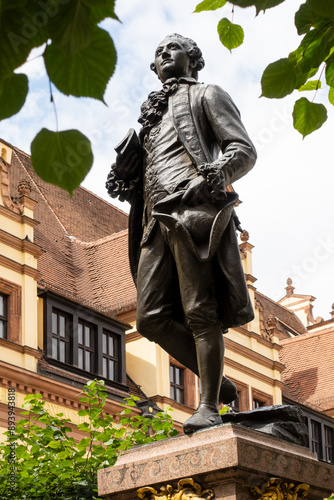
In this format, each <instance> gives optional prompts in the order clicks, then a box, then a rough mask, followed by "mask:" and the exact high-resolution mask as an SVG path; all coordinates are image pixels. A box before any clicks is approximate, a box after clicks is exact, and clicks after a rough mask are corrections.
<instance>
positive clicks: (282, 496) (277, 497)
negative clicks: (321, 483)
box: [250, 477, 310, 500]
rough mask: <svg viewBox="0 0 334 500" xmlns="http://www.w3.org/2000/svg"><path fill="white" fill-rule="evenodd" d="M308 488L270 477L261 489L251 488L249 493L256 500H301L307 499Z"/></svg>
mask: <svg viewBox="0 0 334 500" xmlns="http://www.w3.org/2000/svg"><path fill="white" fill-rule="evenodd" d="M309 489H310V486H309V485H308V484H298V485H294V484H293V483H288V482H284V480H283V479H280V478H277V477H272V478H271V479H270V480H269V481H268V483H265V484H264V485H263V486H262V487H261V488H257V487H251V488H250V491H251V493H252V495H253V496H254V497H255V498H256V500H302V499H304V498H306V497H307V495H308V491H309Z"/></svg>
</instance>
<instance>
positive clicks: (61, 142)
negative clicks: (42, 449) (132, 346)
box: [31, 128, 93, 415]
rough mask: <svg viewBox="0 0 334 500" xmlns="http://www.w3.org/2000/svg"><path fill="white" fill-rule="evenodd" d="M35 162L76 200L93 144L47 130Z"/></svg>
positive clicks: (34, 147) (34, 148)
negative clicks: (73, 194)
mask: <svg viewBox="0 0 334 500" xmlns="http://www.w3.org/2000/svg"><path fill="white" fill-rule="evenodd" d="M31 162H32V165H33V167H34V169H35V171H36V173H37V175H39V176H40V177H41V178H42V179H43V180H44V181H46V182H50V183H52V184H55V185H56V186H59V187H61V188H63V189H65V190H66V191H68V192H69V193H70V196H72V193H73V191H74V189H76V188H77V187H78V186H79V184H80V183H81V182H82V181H83V179H84V178H85V177H86V175H87V173H88V172H89V170H90V168H91V166H92V164H93V154H92V151H91V145H90V142H89V140H88V139H87V137H85V136H84V135H83V134H82V133H81V132H79V131H78V130H65V131H62V132H51V131H50V130H47V129H45V128H43V129H42V130H41V131H40V132H39V133H38V134H37V135H36V137H35V138H34V140H33V141H32V143H31ZM84 411H86V410H80V411H79V414H82V412H84ZM80 412H81V413H80ZM86 414H87V413H85V415H86Z"/></svg>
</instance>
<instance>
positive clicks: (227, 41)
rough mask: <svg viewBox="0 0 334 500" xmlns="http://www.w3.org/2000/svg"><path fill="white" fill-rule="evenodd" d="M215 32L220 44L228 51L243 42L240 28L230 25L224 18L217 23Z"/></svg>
mask: <svg viewBox="0 0 334 500" xmlns="http://www.w3.org/2000/svg"><path fill="white" fill-rule="evenodd" d="M217 30H218V35H219V38H220V40H221V42H222V44H223V45H225V47H226V48H227V49H229V50H230V51H232V49H236V48H237V47H239V46H240V45H241V44H242V42H243V41H244V30H243V29H242V27H241V26H239V25H238V24H233V23H231V21H229V20H228V19H227V18H226V17H224V18H223V19H221V20H220V21H219V23H218V27H217Z"/></svg>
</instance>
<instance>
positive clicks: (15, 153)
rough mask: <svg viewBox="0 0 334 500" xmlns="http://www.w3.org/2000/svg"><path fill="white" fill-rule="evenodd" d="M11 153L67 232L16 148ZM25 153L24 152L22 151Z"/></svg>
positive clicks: (64, 228)
mask: <svg viewBox="0 0 334 500" xmlns="http://www.w3.org/2000/svg"><path fill="white" fill-rule="evenodd" d="M13 153H14V155H15V156H16V158H17V160H18V161H19V163H20V165H21V167H22V168H23V170H24V171H25V173H26V174H27V175H28V176H29V179H30V180H31V182H32V183H33V184H34V186H35V187H36V189H37V191H38V193H39V194H40V196H41V198H42V199H43V201H44V202H45V203H46V205H47V207H48V208H49V210H50V211H51V213H52V214H53V215H54V216H55V218H56V220H57V221H58V223H59V225H60V226H61V228H62V229H63V230H64V232H65V233H66V234H68V231H67V229H66V227H65V226H64V224H63V223H62V222H61V220H60V219H59V217H58V215H57V214H56V213H55V212H54V210H53V209H52V207H51V205H50V203H49V202H48V200H47V198H46V197H45V196H44V194H43V192H42V191H41V188H40V187H39V186H38V184H37V183H36V182H35V180H34V178H33V177H32V176H31V174H30V173H29V172H28V170H27V169H26V167H25V166H24V164H23V163H22V161H21V159H20V157H19V155H18V154H17V152H16V150H15V149H13ZM24 154H26V153H24Z"/></svg>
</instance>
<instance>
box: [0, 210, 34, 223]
mask: <svg viewBox="0 0 334 500" xmlns="http://www.w3.org/2000/svg"><path fill="white" fill-rule="evenodd" d="M0 215H4V216H5V217H8V219H12V220H14V221H15V222H19V223H21V224H22V223H23V224H27V225H28V226H31V227H36V226H38V224H39V221H37V220H35V219H32V218H31V217H28V216H27V215H21V214H17V213H16V212H13V211H12V210H10V209H9V208H6V207H3V206H1V205H0Z"/></svg>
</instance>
